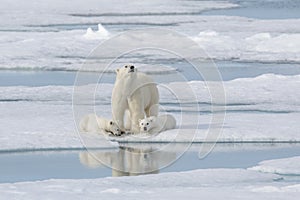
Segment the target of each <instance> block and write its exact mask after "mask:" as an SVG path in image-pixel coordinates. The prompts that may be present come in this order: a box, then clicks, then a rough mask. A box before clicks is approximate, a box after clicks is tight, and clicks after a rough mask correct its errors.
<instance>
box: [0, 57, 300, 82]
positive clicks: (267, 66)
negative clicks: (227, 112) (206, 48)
mask: <svg viewBox="0 0 300 200" xmlns="http://www.w3.org/2000/svg"><path fill="white" fill-rule="evenodd" d="M216 66H217V67H218V70H219V71H220V74H221V76H222V79H223V80H224V81H228V80H233V79H236V78H252V77H256V76H259V75H262V74H268V73H273V74H279V75H298V74H300V64H289V63H286V64H285V63H255V62H254V63H242V62H232V61H219V62H216ZM172 67H174V68H176V69H178V70H179V72H180V74H182V75H183V76H185V77H187V79H188V80H199V76H196V75H195V74H193V71H192V70H190V69H189V68H188V67H186V66H185V65H184V64H183V63H175V64H173V65H172ZM203 70H205V71H207V72H209V71H210V68H209V67H207V68H206V67H203ZM76 73H77V72H76V71H11V70H1V71H0V87H1V86H19V85H23V86H46V85H73V84H74V81H75V77H76ZM100 74H101V73H100V72H86V73H85V76H86V78H87V79H90V80H95V78H94V77H95V76H96V77H99V75H100ZM151 76H152V77H153V78H154V79H155V80H156V81H158V82H170V81H174V80H172V79H173V78H174V73H173V72H170V73H163V74H151ZM114 80H115V74H114V73H104V75H103V76H102V79H101V83H113V82H114ZM200 80H201V77H200ZM175 81H176V80H175ZM91 83H94V82H91Z"/></svg>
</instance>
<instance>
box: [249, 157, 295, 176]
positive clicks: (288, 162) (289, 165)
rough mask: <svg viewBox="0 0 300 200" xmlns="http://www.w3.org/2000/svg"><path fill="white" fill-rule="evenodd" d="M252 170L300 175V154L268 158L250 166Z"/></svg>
mask: <svg viewBox="0 0 300 200" xmlns="http://www.w3.org/2000/svg"><path fill="white" fill-rule="evenodd" d="M249 169H250V170H255V171H260V172H267V173H274V174H282V175H297V176H299V175H300V156H296V157H291V158H283V159H275V160H266V161H263V162H260V163H259V165H258V166H255V167H251V168H249Z"/></svg>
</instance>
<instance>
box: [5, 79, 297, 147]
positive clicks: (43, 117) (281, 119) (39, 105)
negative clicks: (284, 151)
mask: <svg viewBox="0 0 300 200" xmlns="http://www.w3.org/2000/svg"><path fill="white" fill-rule="evenodd" d="M299 82H300V76H279V75H273V74H268V75H262V76H259V77H255V78H244V79H236V80H232V81H225V82H224V88H225V91H226V100H227V104H226V110H227V114H226V118H225V122H224V128H223V131H222V134H221V135H220V137H219V141H228V142H229V141H230V142H233V141H236V142H245V141H264V142H276V141H277V142H279V141H288V142H292V141H300V135H299V130H300V124H299V123H298V119H299V118H300V112H299V110H300V104H299V101H298V99H299V97H300V93H299ZM188 84H189V85H190V86H191V87H192V88H193V89H194V91H195V92H196V96H197V99H196V102H186V103H184V102H183V104H182V105H181V107H179V104H178V102H177V100H176V99H174V96H172V95H170V93H169V92H168V91H167V90H165V89H164V88H165V87H160V86H159V92H160V96H161V100H160V104H161V106H162V110H161V111H162V112H164V111H167V112H168V113H169V114H172V115H173V116H174V117H175V118H176V119H177V123H178V129H174V130H169V131H166V132H163V133H161V134H159V135H157V136H155V137H151V138H147V139H146V140H147V141H156V142H163V141H165V142H166V141H172V142H183V141H186V142H190V141H191V138H192V136H194V135H195V134H196V135H195V138H194V141H198V142H201V141H203V140H204V139H205V137H206V134H207V130H208V128H209V125H210V120H211V117H212V112H211V102H210V98H209V93H208V90H207V88H206V86H205V83H204V82H202V81H192V82H189V83H188ZM184 85H185V84H182V83H180V82H174V83H170V84H169V87H170V88H177V89H178V88H179V89H178V90H177V91H180V92H182V93H184V94H186V93H185V91H184V89H180V88H181V87H183V86H184ZM92 86H93V85H89V86H87V87H86V89H87V90H86V91H88V89H89V88H90V87H91V88H93V87H92ZM112 87H113V84H102V85H101V86H99V87H98V89H97V92H96V96H95V102H96V107H95V111H96V114H97V115H99V116H102V117H106V118H111V107H110V103H111V91H112ZM72 91H73V87H71V86H43V87H25V86H18V87H0V94H1V95H0V108H1V113H0V123H1V124H5V126H0V136H1V137H0V142H1V147H0V149H2V150H5V149H6V150H7V149H22V148H65V147H82V143H81V142H80V139H79V137H78V135H77V132H76V127H75V122H74V117H73V107H72ZM92 91H93V90H92ZM252 94H255V95H252ZM187 99H189V97H187ZM87 103H89V102H87ZM90 105H92V108H93V109H94V107H93V104H87V105H85V104H83V105H81V106H82V108H85V106H87V107H89V108H90V107H91V106H90ZM197 105H199V110H200V115H199V113H198V112H195V109H194V108H195V107H194V106H197ZM79 106H80V105H79ZM181 109H182V115H181V113H180V110H181ZM83 110H84V109H83ZM93 111H94V110H84V112H83V113H79V115H77V114H75V120H76V122H77V123H78V122H79V120H80V117H82V116H83V115H84V114H88V113H90V112H93ZM81 114H82V115H81ZM24 116H26V117H24ZM182 117H183V118H184V119H185V120H183V118H182ZM196 119H199V124H198V129H197V130H196V128H197V120H196ZM181 122H182V123H183V124H181ZM220 126H221V124H212V125H211V128H218V127H220ZM83 137H88V138H90V137H93V136H91V135H83ZM113 139H114V140H115V139H118V140H123V141H124V140H125V141H126V140H127V141H129V140H130V141H132V140H133V141H145V138H144V139H143V138H138V137H134V138H130V137H126V138H113ZM88 140H89V139H88ZM98 140H99V141H97V142H99V143H98V144H99V145H96V146H100V147H102V145H103V146H111V144H110V143H107V142H106V139H105V138H104V137H101V136H98ZM100 141H101V142H100ZM102 141H103V143H102ZM91 145H92V146H94V145H95V144H94V143H92V144H91Z"/></svg>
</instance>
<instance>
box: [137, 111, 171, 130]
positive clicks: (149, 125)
mask: <svg viewBox="0 0 300 200" xmlns="http://www.w3.org/2000/svg"><path fill="white" fill-rule="evenodd" d="M139 126H140V131H141V132H142V133H145V132H147V133H150V134H153V133H160V132H163V131H166V130H169V129H173V128H175V127H176V120H175V118H174V117H173V116H172V115H160V116H158V117H155V116H151V117H147V118H145V119H140V120H139Z"/></svg>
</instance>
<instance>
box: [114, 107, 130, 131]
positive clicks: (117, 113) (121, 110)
mask: <svg viewBox="0 0 300 200" xmlns="http://www.w3.org/2000/svg"><path fill="white" fill-rule="evenodd" d="M126 108H127V105H126V104H124V103H120V101H118V102H112V117H113V121H114V122H115V123H117V125H118V127H119V128H120V130H121V132H125V128H124V115H125V110H126Z"/></svg>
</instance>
